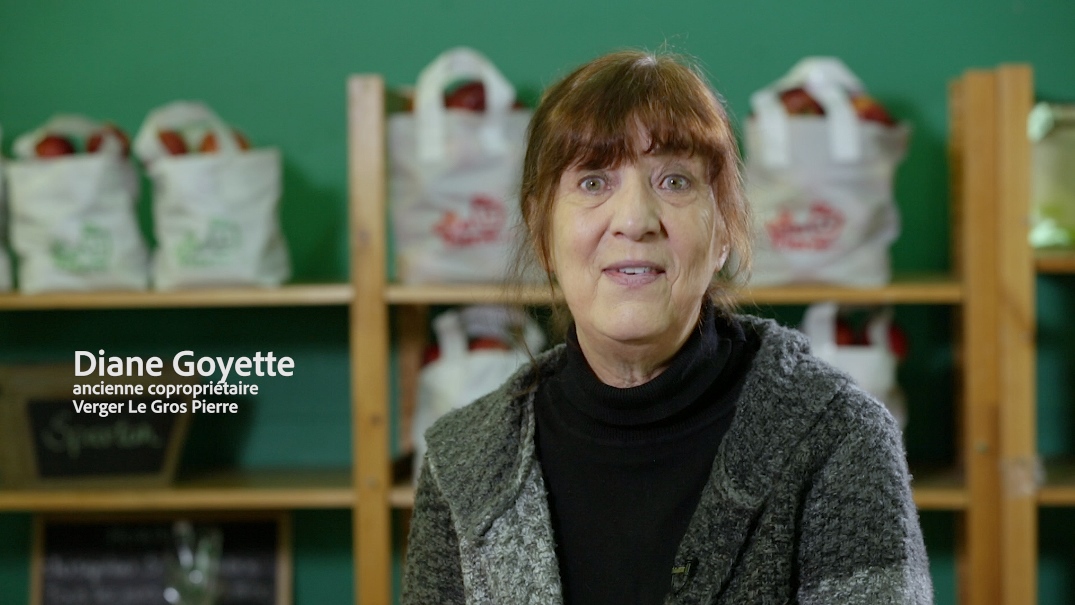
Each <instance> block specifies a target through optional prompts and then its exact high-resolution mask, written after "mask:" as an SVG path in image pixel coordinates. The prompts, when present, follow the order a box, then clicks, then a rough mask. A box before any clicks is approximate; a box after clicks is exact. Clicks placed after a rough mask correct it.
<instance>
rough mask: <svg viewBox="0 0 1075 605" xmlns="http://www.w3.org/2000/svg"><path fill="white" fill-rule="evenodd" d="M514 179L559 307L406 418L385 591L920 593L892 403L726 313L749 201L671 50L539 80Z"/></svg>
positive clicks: (716, 127) (455, 598)
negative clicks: (398, 525)
mask: <svg viewBox="0 0 1075 605" xmlns="http://www.w3.org/2000/svg"><path fill="white" fill-rule="evenodd" d="M520 199H521V202H522V213H523V218H524V222H525V224H526V231H527V234H528V237H529V246H530V249H531V250H532V251H533V253H534V256H535V257H536V260H537V262H538V264H539V265H540V266H541V268H542V269H544V271H545V273H546V275H548V277H549V284H550V287H551V286H552V284H553V283H555V284H557V285H558V286H559V288H560V289H561V290H562V292H563V295H564V299H565V301H566V304H567V307H568V310H569V311H570V314H571V317H572V318H573V322H574V323H573V324H572V326H571V328H570V329H569V331H568V336H567V343H566V344H565V345H562V346H560V347H557V348H555V349H553V350H551V351H548V352H546V353H544V354H542V355H540V356H538V357H537V358H536V359H535V360H534V362H533V363H532V364H531V365H530V366H528V367H527V368H524V369H523V370H521V371H520V372H519V373H518V374H517V375H516V376H515V377H513V378H512V379H511V380H509V381H508V383H507V384H505V385H504V386H503V387H502V388H501V389H499V390H498V391H496V392H494V393H491V394H489V395H487V396H486V397H483V398H482V399H480V400H478V401H476V402H475V403H473V404H471V405H470V406H467V407H465V408H463V409H461V410H457V411H456V412H454V413H452V414H449V415H448V416H446V417H444V418H443V419H441V420H440V421H439V422H438V423H437V424H436V425H434V426H433V428H431V429H430V430H429V432H428V433H427V436H426V441H427V444H428V453H427V455H426V459H425V461H424V465H423V471H422V473H421V477H420V481H419V485H418V491H417V495H416V500H415V509H414V515H413V518H412V525H411V534H410V544H409V550H408V560H407V568H406V572H405V577H404V597H403V602H404V603H406V604H418V603H502V604H512V605H514V604H519V603H550V604H552V603H568V604H586V605H590V604H600V603H608V604H616V605H622V604H628V603H729V604H731V603H735V604H743V603H751V604H756V603H792V602H794V603H803V604H808V603H870V604H877V603H931V602H932V587H931V584H930V578H929V572H928V566H927V561H926V554H925V549H924V546H923V543H922V535H921V530H920V528H919V525H918V518H917V513H916V510H915V506H914V503H913V502H912V499H911V492H910V488H909V485H908V483H909V477H908V474H907V470H906V465H905V461H904V453H903V449H902V442H901V435H900V432H899V429H898V428H897V426H896V424H895V422H894V421H893V419H892V418H891V416H889V415H888V413H887V412H886V411H885V409H884V408H883V406H882V405H881V404H880V403H878V402H877V401H876V400H874V399H873V398H871V397H870V396H869V395H867V394H865V393H864V392H863V391H862V390H860V389H858V388H856V387H855V386H854V385H853V384H852V383H851V382H850V381H849V379H848V378H847V377H846V376H845V375H843V374H841V373H839V372H837V371H835V370H833V369H832V368H831V367H829V366H826V365H825V364H823V363H822V362H820V361H818V360H816V359H815V358H813V357H811V356H810V355H809V352H808V344H807V342H806V341H805V339H804V338H803V337H802V336H801V335H799V334H798V333H797V332H794V331H791V330H788V329H785V328H781V327H780V326H778V325H777V324H776V323H774V322H772V321H767V320H762V319H758V318H754V317H750V316H739V315H734V314H733V313H732V312H731V310H730V304H729V303H728V302H727V301H728V297H727V290H728V288H729V283H730V281H731V279H732V277H733V276H734V275H735V274H736V273H737V271H736V270H735V269H733V268H732V267H730V266H728V265H729V257H730V256H731V255H732V253H733V252H734V256H735V258H736V263H735V264H736V269H740V270H743V269H745V268H746V267H747V266H748V264H749V258H750V253H749V230H750V226H749V220H750V219H749V211H748V208H747V205H746V202H745V200H744V199H743V194H742V190H741V184H740V171H739V158H738V152H737V149H736V143H735V138H734V136H733V132H732V129H731V126H730V124H729V120H728V118H727V115H726V113H725V111H724V108H723V106H722V103H721V102H720V101H719V100H718V98H717V97H716V95H715V94H714V93H713V92H712V91H711V90H710V89H709V87H708V85H707V84H706V83H705V81H704V80H703V79H702V78H701V77H700V76H699V75H698V74H697V73H696V72H695V71H694V70H693V69H691V68H690V67H688V66H686V65H685V64H684V63H683V62H682V61H681V60H679V59H676V58H674V57H667V56H654V55H650V54H646V53H641V52H619V53H614V54H611V55H608V56H605V57H601V58H599V59H597V60H595V61H593V62H591V63H589V64H587V65H585V66H583V67H581V68H579V69H578V70H576V71H575V72H574V73H572V74H570V75H569V76H567V77H566V78H565V79H564V80H562V81H561V82H559V83H558V84H556V85H554V86H552V87H551V88H550V89H549V90H548V91H546V93H545V95H544V97H543V99H542V101H541V104H540V106H539V107H538V109H537V110H536V112H535V114H534V117H533V120H532V123H531V126H530V132H529V141H528V148H527V154H526V159H525V162H524V168H523V181H522V189H521V197H520Z"/></svg>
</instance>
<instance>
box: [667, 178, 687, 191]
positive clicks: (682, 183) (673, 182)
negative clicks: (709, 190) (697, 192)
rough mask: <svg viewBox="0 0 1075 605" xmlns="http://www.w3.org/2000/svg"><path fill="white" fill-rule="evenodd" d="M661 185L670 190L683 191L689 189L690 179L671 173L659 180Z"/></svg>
mask: <svg viewBox="0 0 1075 605" xmlns="http://www.w3.org/2000/svg"><path fill="white" fill-rule="evenodd" d="M661 187H663V188H665V189H670V190H672V191H683V190H685V189H690V187H691V180H690V179H688V178H687V177H685V176H683V175H682V174H671V175H668V176H666V177H664V180H663V181H661Z"/></svg>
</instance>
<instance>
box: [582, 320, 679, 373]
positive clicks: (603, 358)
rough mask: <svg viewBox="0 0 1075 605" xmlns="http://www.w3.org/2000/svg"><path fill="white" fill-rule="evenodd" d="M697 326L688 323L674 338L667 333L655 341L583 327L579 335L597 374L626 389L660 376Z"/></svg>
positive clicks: (583, 351)
mask: <svg viewBox="0 0 1075 605" xmlns="http://www.w3.org/2000/svg"><path fill="white" fill-rule="evenodd" d="M694 328H695V324H688V325H686V326H684V327H683V329H682V331H681V333H679V334H676V335H675V337H674V338H669V337H668V336H670V335H664V336H663V337H662V338H661V339H660V340H658V341H652V342H649V341H647V342H622V341H617V340H613V339H611V338H607V337H605V336H602V335H601V334H591V333H589V332H586V331H583V330H578V331H577V333H576V336H577V338H578V341H579V348H581V349H582V354H583V356H585V358H586V362H587V363H588V364H589V365H590V369H591V370H593V373H594V374H595V375H596V376H597V378H598V379H599V380H601V382H603V383H605V384H607V385H609V386H613V387H618V388H621V389H625V388H629V387H635V386H638V385H640V384H645V383H647V382H649V381H651V380H653V379H654V378H656V377H658V376H660V375H661V372H664V370H665V369H666V368H667V367H668V363H669V362H670V361H671V360H672V357H673V356H675V354H676V352H677V351H679V349H680V348H681V347H682V346H683V343H685V342H687V338H689V337H690V335H691V330H693V329H694ZM576 329H577V326H576Z"/></svg>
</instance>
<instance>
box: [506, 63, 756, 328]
mask: <svg viewBox="0 0 1075 605" xmlns="http://www.w3.org/2000/svg"><path fill="white" fill-rule="evenodd" d="M637 126H641V129H642V134H648V135H649V137H650V140H651V144H650V146H649V148H648V149H644V150H641V153H654V152H657V151H662V152H669V151H671V152H681V153H685V154H687V155H692V156H700V157H702V158H704V159H705V161H706V164H707V167H708V173H709V174H708V177H709V181H710V184H711V186H712V188H713V194H714V197H715V198H716V202H717V212H718V214H719V215H720V218H721V219H722V220H720V221H717V222H716V228H717V229H719V230H721V233H718V237H719V238H720V239H721V240H723V242H724V243H726V244H727V245H728V246H729V247H730V249H731V251H732V256H733V258H732V259H731V260H730V261H729V262H728V263H726V265H725V268H724V269H722V270H721V271H720V273H719V274H718V276H717V278H716V279H714V281H713V283H712V285H711V286H710V288H709V297H710V298H711V299H712V300H713V302H714V303H716V304H717V305H718V306H720V307H721V308H723V309H724V310H726V311H727V310H731V308H732V300H731V296H730V294H731V292H730V290H731V287H730V284H732V283H733V282H735V281H738V280H736V277H738V276H739V275H745V273H746V271H747V270H748V269H749V266H750V220H751V219H750V210H749V207H748V206H747V203H746V199H745V197H744V195H743V185H742V171H741V169H740V159H739V150H738V145H737V144H736V140H735V135H734V133H733V131H732V126H731V123H730V121H729V119H728V113H727V111H726V110H725V107H724V104H723V102H722V100H721V99H720V98H719V97H718V96H717V94H716V93H715V92H714V91H713V90H712V89H711V88H710V86H709V85H708V83H707V82H706V79H705V77H704V76H702V74H701V73H700V71H699V70H698V69H697V68H696V67H695V66H693V65H692V64H691V63H689V62H688V61H687V60H686V59H684V58H683V57H680V56H678V55H671V54H664V53H662V54H653V53H647V52H642V51H620V52H615V53H612V54H608V55H605V56H603V57H599V58H597V59H595V60H593V61H591V62H589V63H587V64H585V65H583V66H582V67H579V68H578V69H576V70H575V71H574V72H572V73H571V74H570V75H568V76H567V77H565V78H564V79H563V80H561V81H559V82H557V83H556V84H554V85H552V86H551V87H550V88H548V89H547V90H546V91H545V93H544V95H543V96H542V98H541V103H540V104H539V105H538V108H537V109H536V110H535V112H534V115H533V118H532V119H531V122H530V127H529V131H528V141H527V148H526V157H525V160H524V162H523V172H522V185H521V189H520V195H519V200H520V203H521V210H522V219H523V227H524V228H523V233H522V234H521V236H522V241H521V242H520V247H519V254H518V257H517V260H516V267H517V270H516V275H517V276H519V275H522V274H524V273H525V272H526V267H528V266H532V265H533V264H534V263H535V262H536V264H537V266H538V267H541V268H544V269H545V275H546V278H547V280H548V284H549V287H550V289H551V288H552V287H553V277H552V274H551V273H550V271H549V268H550V267H551V258H550V246H551V235H552V234H551V225H552V210H553V204H554V202H555V195H556V192H557V189H558V187H559V184H560V177H561V175H562V174H563V172H564V171H565V170H567V169H569V168H572V167H575V166H581V167H588V168H589V167H592V168H614V167H617V166H619V165H621V164H623V163H624V162H633V161H635V160H637V159H638V156H639V154H640V152H639V149H638V144H637V143H638V141H637V140H636V138H637V137H638V136H639V129H638V128H637Z"/></svg>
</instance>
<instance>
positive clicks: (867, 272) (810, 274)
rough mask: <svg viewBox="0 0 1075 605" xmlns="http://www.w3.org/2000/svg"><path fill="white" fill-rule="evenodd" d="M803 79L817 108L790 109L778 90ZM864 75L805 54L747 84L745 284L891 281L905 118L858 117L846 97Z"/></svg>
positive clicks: (872, 283) (858, 86) (905, 138)
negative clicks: (749, 212)
mask: <svg viewBox="0 0 1075 605" xmlns="http://www.w3.org/2000/svg"><path fill="white" fill-rule="evenodd" d="M795 87H802V88H804V89H805V90H806V91H807V92H808V93H809V94H810V95H811V97H813V98H814V99H816V100H817V101H818V103H819V104H820V105H821V106H822V107H823V108H824V110H825V115H824V116H789V115H788V114H787V113H786V111H785V109H784V106H783V105H782V103H781V101H780V99H779V93H780V91H783V90H788V89H790V88H795ZM862 90H863V88H862V84H861V82H859V80H858V78H857V77H855V75H854V74H852V73H851V71H850V70H848V69H847V67H846V66H844V64H843V63H841V62H840V61H839V60H838V59H830V58H808V59H804V60H803V61H801V62H799V63H798V64H797V65H796V66H795V67H794V68H793V69H792V70H791V72H789V73H788V74H787V75H786V76H785V77H783V78H781V79H780V80H778V81H776V82H774V83H772V84H770V85H769V86H767V87H765V88H763V89H762V90H759V91H757V92H755V93H754V95H752V97H751V106H752V109H753V111H754V115H753V117H752V119H751V120H750V121H749V122H748V124H747V132H746V149H747V160H746V189H747V196H748V199H749V200H750V202H751V204H752V205H753V208H754V212H755V217H756V225H755V234H756V237H755V264H754V272H753V276H752V278H751V284H752V285H756V286H765V285H781V284H790V283H796V282H823V283H833V284H842V285H850V286H878V285H883V284H886V283H888V282H889V281H890V280H891V266H890V261H889V247H890V246H891V244H892V242H893V241H895V239H896V237H897V236H898V235H899V231H900V220H899V211H898V209H897V207H896V203H895V200H894V197H893V177H894V175H895V172H896V167H897V166H898V165H899V163H900V162H901V161H902V159H903V157H904V155H905V153H906V150H907V142H908V136H909V129H908V128H907V126H906V125H903V124H900V125H896V126H887V125H884V124H880V123H876V122H869V121H865V120H862V119H860V118H859V117H858V115H857V114H856V112H855V110H854V108H853V107H852V105H851V102H850V100H849V95H850V94H851V93H852V92H861V91H862Z"/></svg>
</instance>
